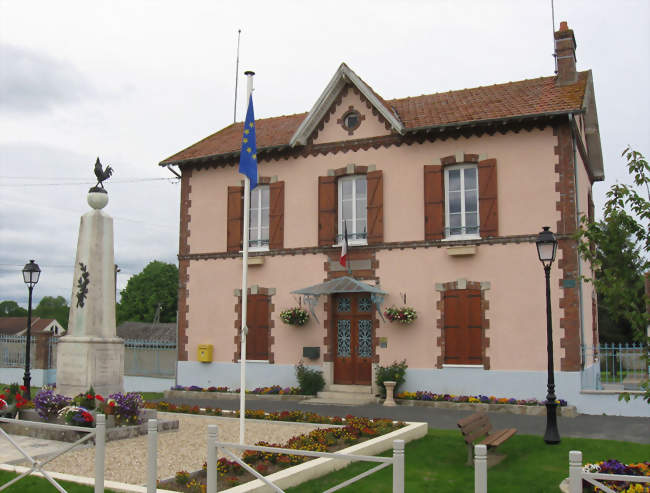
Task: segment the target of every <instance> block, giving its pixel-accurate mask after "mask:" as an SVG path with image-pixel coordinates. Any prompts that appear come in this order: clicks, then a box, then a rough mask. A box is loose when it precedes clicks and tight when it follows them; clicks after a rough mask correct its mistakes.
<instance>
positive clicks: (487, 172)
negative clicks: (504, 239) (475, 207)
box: [478, 159, 499, 238]
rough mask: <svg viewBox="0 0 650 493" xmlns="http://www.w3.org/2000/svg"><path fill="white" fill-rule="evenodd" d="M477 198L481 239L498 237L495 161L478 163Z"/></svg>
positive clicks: (489, 160)
mask: <svg viewBox="0 0 650 493" xmlns="http://www.w3.org/2000/svg"><path fill="white" fill-rule="evenodd" d="M478 197H479V198H478V203H479V211H480V215H481V218H480V220H481V237H483V238H487V237H489V236H499V214H498V208H497V161H496V159H486V160H484V161H481V162H479V163H478Z"/></svg>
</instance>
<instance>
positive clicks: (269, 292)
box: [233, 285, 275, 363]
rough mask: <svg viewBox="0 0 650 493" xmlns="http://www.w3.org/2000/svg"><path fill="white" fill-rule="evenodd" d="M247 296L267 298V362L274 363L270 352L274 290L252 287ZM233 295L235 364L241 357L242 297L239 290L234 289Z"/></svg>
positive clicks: (273, 323) (273, 322)
mask: <svg viewBox="0 0 650 493" xmlns="http://www.w3.org/2000/svg"><path fill="white" fill-rule="evenodd" d="M248 294H249V295H258V294H259V295H263V296H268V298H269V321H268V327H269V334H268V361H269V363H274V362H275V356H274V354H273V351H271V348H272V346H273V344H275V337H274V336H273V329H274V327H275V321H274V320H273V312H274V311H275V305H274V304H273V301H272V297H273V296H274V295H275V288H261V287H259V286H256V285H253V286H251V287H249V288H248ZM234 295H235V297H236V298H237V302H236V303H235V314H236V315H237V319H236V320H235V325H234V327H235V337H234V343H235V344H236V345H237V350H236V351H235V353H234V355H233V362H234V363H237V362H238V361H239V357H240V356H241V337H240V334H239V332H240V330H241V323H242V316H241V314H242V297H241V289H235V290H234Z"/></svg>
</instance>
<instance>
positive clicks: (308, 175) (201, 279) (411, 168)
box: [187, 92, 591, 370]
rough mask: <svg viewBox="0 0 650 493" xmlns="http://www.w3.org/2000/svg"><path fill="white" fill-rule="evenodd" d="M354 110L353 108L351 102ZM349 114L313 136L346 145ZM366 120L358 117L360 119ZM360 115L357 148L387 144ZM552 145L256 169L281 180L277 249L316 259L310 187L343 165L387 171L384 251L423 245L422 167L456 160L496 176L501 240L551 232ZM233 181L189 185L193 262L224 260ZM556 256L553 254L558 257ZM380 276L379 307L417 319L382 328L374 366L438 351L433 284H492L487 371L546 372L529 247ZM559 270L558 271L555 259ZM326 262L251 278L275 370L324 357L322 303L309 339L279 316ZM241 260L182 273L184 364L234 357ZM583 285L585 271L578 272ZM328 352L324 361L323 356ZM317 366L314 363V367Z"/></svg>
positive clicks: (409, 149)
mask: <svg viewBox="0 0 650 493" xmlns="http://www.w3.org/2000/svg"><path fill="white" fill-rule="evenodd" d="M355 98H356V99H355ZM349 105H354V106H355V107H356V108H358V109H360V111H361V108H365V104H363V106H361V102H360V101H359V100H358V97H357V96H354V94H353V93H352V92H350V93H349V94H348V95H347V96H346V98H344V101H343V103H342V104H341V105H340V106H339V107H338V109H337V112H336V113H335V114H334V115H332V117H331V118H330V120H329V122H328V123H327V124H326V125H325V127H324V129H323V130H322V131H321V132H320V133H319V137H318V138H319V139H322V140H324V141H325V140H329V139H332V140H345V139H347V138H348V136H347V133H345V132H344V130H343V129H342V128H341V127H340V125H338V124H337V123H336V119H337V118H338V117H340V116H341V115H342V114H343V113H344V111H345V110H347V108H348V106H349ZM362 112H363V111H362ZM373 118H374V117H373V116H372V113H371V112H370V111H368V112H366V120H365V121H364V122H363V124H362V125H361V127H360V128H359V129H358V131H357V132H361V133H359V134H357V132H355V135H354V137H353V138H361V137H362V136H365V134H364V133H363V132H366V131H368V132H370V133H371V134H372V135H383V133H380V131H382V132H384V133H385V128H384V126H383V124H380V123H379V122H378V121H376V120H373ZM556 145H557V137H554V136H553V130H552V129H551V128H550V127H548V128H545V129H544V130H532V131H520V132H519V133H513V132H509V133H507V134H505V135H502V134H500V133H497V134H495V135H493V136H488V135H483V136H482V137H470V138H462V139H459V140H453V139H449V140H446V141H435V142H425V143H423V144H413V145H410V146H409V145H401V146H390V147H388V148H383V147H382V148H379V149H369V150H366V151H364V150H358V151H348V152H346V153H342V152H339V153H337V154H327V155H324V156H323V155H318V156H308V157H300V158H296V159H289V160H280V161H271V162H262V163H260V169H259V173H260V175H262V176H277V179H278V180H280V181H284V182H285V212H284V231H285V235H284V247H285V248H300V247H315V246H316V245H317V238H318V176H324V175H327V172H328V170H330V169H337V168H342V167H345V166H347V165H348V164H357V165H363V166H367V165H374V166H375V167H376V169H378V170H382V171H383V178H384V189H383V197H384V203H383V210H384V241H385V242H400V241H418V240H424V206H423V204H424V190H423V166H424V165H427V164H439V162H440V158H442V157H445V156H449V155H454V154H458V153H469V154H478V155H480V156H481V158H495V159H496V160H497V174H498V215H499V234H500V236H511V235H525V234H536V233H538V232H539V231H540V229H541V226H544V225H548V226H551V228H552V229H554V228H555V225H556V223H557V221H558V220H559V219H560V215H559V214H560V213H559V212H558V211H557V210H556V202H557V201H558V200H560V197H559V193H558V192H557V191H556V188H555V183H556V181H557V174H556V172H555V164H556V163H557V156H556V155H555V154H554V148H555V146H556ZM578 168H579V175H578V180H579V190H580V197H579V207H581V210H584V212H585V213H586V203H587V202H586V193H587V189H588V180H587V178H586V174H585V173H584V167H583V166H582V163H579V166H578ZM240 183H241V175H239V173H238V172H237V169H236V167H235V166H229V167H226V168H219V169H207V170H206V169H203V170H200V171H194V172H193V174H192V179H191V187H192V189H191V194H190V200H191V207H190V210H189V214H190V216H191V222H190V224H189V231H190V235H189V240H188V241H189V246H190V252H191V253H210V252H225V251H226V192H227V187H228V186H235V185H240ZM560 256H561V254H560ZM376 257H377V260H378V265H379V267H378V268H377V271H376V274H377V276H378V277H379V279H380V281H381V287H382V288H383V289H384V290H385V291H387V292H388V297H387V298H386V302H385V306H390V305H391V304H395V305H400V304H401V303H400V293H406V294H407V304H408V305H411V306H413V307H415V308H416V310H417V311H418V314H419V318H418V320H417V322H415V323H414V324H413V325H411V326H407V327H404V326H401V325H397V324H390V323H380V326H379V328H378V329H377V331H376V335H377V336H378V337H386V338H387V341H388V346H387V347H386V348H377V349H376V351H377V354H378V355H379V357H380V363H382V364H387V363H390V362H392V361H393V360H401V359H402V358H404V357H406V358H407V360H408V364H409V367H411V368H431V367H433V366H434V365H435V362H436V357H437V356H438V355H439V354H440V348H439V347H437V346H436V339H437V338H438V337H439V335H440V329H438V328H437V327H436V320H437V319H438V318H439V316H440V315H439V313H438V310H437V308H436V303H437V302H438V301H439V300H440V293H439V292H437V291H436V290H435V285H436V283H445V282H450V281H456V280H458V279H466V280H467V281H474V282H489V283H490V289H489V290H487V291H486V299H487V300H488V302H489V310H488V311H487V318H488V319H489V320H490V328H489V330H488V331H487V333H486V335H487V336H488V337H489V338H490V345H489V347H488V348H487V356H489V358H490V363H491V368H492V369H495V370H496V369H498V370H511V369H513V370H514V369H519V370H521V369H525V370H544V369H545V368H546V350H545V348H546V317H545V304H544V276H543V270H542V268H541V265H540V263H539V261H538V259H537V254H536V250H535V245H534V244H533V243H506V244H494V245H487V244H485V245H479V246H478V248H477V253H476V254H474V255H468V256H462V257H451V256H449V255H448V250H447V248H446V247H444V246H443V247H429V248H417V249H410V250H399V249H395V250H378V251H377V252H376ZM558 260H559V259H558ZM325 261H326V256H325V255H324V254H323V253H317V254H307V255H295V256H294V255H292V256H286V255H284V256H267V257H265V260H264V264H263V265H261V266H251V267H250V269H249V274H248V276H249V277H248V284H249V286H250V285H258V286H260V287H264V288H274V289H275V290H276V294H275V295H274V296H273V297H272V303H273V304H274V307H275V310H274V312H273V319H274V321H275V327H274V328H273V330H272V335H273V336H274V337H275V341H276V343H275V345H274V346H273V347H272V349H271V350H272V351H273V352H274V355H275V362H276V363H279V364H295V363H296V362H297V361H298V360H299V359H300V356H301V351H302V347H303V346H321V348H322V347H323V338H324V336H325V329H324V327H323V320H324V319H325V318H326V317H325V315H324V313H323V304H322V300H321V303H320V305H319V306H318V309H317V315H318V317H319V319H320V323H316V322H315V321H314V320H311V321H310V322H309V323H308V324H307V325H306V326H305V327H302V328H294V327H290V326H286V325H284V324H283V323H282V322H281V321H280V319H279V313H280V311H281V310H283V309H285V308H288V307H291V306H295V305H296V297H295V296H294V295H291V294H290V292H291V291H293V290H296V289H299V288H303V287H306V286H309V285H312V284H317V283H320V282H322V281H323V280H324V278H325V277H326V274H325V271H324V267H323V264H324V262H325ZM241 262H242V261H241V259H212V260H198V261H197V260H193V261H191V262H190V267H189V275H190V286H189V298H188V299H189V303H190V306H191V309H190V312H189V315H188V336H189V345H188V348H187V349H188V354H189V358H190V360H196V346H197V345H198V344H203V343H209V344H213V345H214V359H215V361H232V358H233V354H234V352H235V349H236V345H235V343H234V336H235V334H236V330H235V327H234V324H235V321H236V319H237V315H236V313H235V303H236V298H235V296H234V294H233V290H234V289H237V288H240V287H241ZM557 265H558V262H556V263H555V264H554V268H553V270H552V284H551V286H552V300H553V304H552V306H553V327H554V340H555V363H556V368H559V365H560V360H561V358H562V357H563V356H564V349H562V348H560V347H559V341H560V339H561V337H562V335H563V334H562V333H561V331H560V329H559V326H560V323H559V322H560V317H561V316H562V310H560V309H559V298H560V296H561V293H560V289H559V283H560V277H561V275H560V271H559V270H558V268H557ZM583 273H584V269H583ZM590 286H591V285H584V286H583V313H584V315H585V316H584V333H585V337H586V340H585V342H588V341H589V338H591V294H590V293H591V291H590V289H591V287H590ZM323 352H324V350H323V349H321V354H322V353H323ZM318 362H322V359H321V360H320V361H317V362H316V363H318Z"/></svg>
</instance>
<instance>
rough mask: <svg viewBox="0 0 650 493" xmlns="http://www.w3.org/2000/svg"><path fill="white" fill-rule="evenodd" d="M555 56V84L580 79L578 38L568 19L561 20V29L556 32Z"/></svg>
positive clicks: (561, 84)
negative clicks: (577, 59)
mask: <svg viewBox="0 0 650 493" xmlns="http://www.w3.org/2000/svg"><path fill="white" fill-rule="evenodd" d="M555 58H556V66H557V78H556V80H555V84H556V85H558V86H566V85H568V84H573V83H575V82H576V81H577V80H578V73H577V72H576V38H575V37H574V36H573V29H569V26H568V25H567V23H566V21H562V22H560V30H559V31H556V32H555Z"/></svg>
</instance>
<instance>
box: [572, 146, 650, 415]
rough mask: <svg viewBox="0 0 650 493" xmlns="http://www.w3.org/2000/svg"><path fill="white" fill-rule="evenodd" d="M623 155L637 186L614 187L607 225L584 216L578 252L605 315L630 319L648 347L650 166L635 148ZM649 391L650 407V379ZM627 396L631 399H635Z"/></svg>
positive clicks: (606, 214)
mask: <svg viewBox="0 0 650 493" xmlns="http://www.w3.org/2000/svg"><path fill="white" fill-rule="evenodd" d="M622 156H624V157H625V159H626V160H627V169H628V173H629V174H630V176H631V177H632V180H633V183H634V184H633V185H626V184H620V183H617V184H615V185H612V186H611V187H610V189H609V191H608V192H607V201H606V202H605V208H604V210H603V216H604V217H603V220H602V221H600V222H590V221H589V220H588V219H587V218H585V217H583V218H582V220H581V223H580V229H579V231H578V232H577V238H578V240H579V243H578V251H579V252H580V255H581V256H582V258H583V259H585V260H587V261H589V262H590V263H591V266H592V268H593V270H594V272H595V276H594V277H593V278H591V279H587V280H588V281H591V282H593V283H594V286H595V288H596V291H597V292H598V294H599V304H601V305H602V308H603V309H604V311H605V312H606V313H607V315H608V316H609V317H610V318H611V319H612V320H614V321H616V320H624V321H626V322H627V324H628V325H629V328H630V330H631V332H632V334H633V336H634V338H635V339H636V340H638V341H641V342H644V343H645V344H646V346H647V345H648V342H650V340H649V339H648V336H647V334H646V330H647V327H648V324H650V314H648V312H647V309H646V303H647V302H648V298H647V296H645V294H643V292H642V288H641V286H642V283H643V277H642V276H643V274H644V273H645V272H647V271H648V270H649V269H650V260H648V252H650V166H649V165H648V162H647V161H646V160H645V158H644V157H643V155H642V154H641V153H639V152H637V151H634V150H632V149H631V148H629V147H628V148H627V149H625V150H624V151H623V154H622ZM644 192H645V196H644V195H643V193H644ZM646 356H647V355H646ZM644 390H645V394H644V396H643V398H644V400H646V401H647V402H648V403H649V404H650V385H649V383H648V381H647V380H646V382H645V384H644ZM622 398H624V399H626V400H627V399H629V395H623V396H622Z"/></svg>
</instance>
